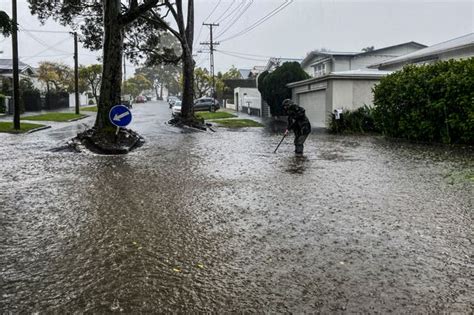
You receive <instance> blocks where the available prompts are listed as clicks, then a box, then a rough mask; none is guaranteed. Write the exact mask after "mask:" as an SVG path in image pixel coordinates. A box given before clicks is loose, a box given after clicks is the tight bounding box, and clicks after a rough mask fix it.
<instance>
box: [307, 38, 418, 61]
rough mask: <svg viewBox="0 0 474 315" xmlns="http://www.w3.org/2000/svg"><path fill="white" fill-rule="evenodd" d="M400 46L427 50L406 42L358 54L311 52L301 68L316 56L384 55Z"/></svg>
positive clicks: (414, 43) (358, 52)
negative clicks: (386, 51) (385, 52)
mask: <svg viewBox="0 0 474 315" xmlns="http://www.w3.org/2000/svg"><path fill="white" fill-rule="evenodd" d="M400 46H415V47H417V48H420V49H421V48H425V47H426V45H423V44H420V43H417V42H414V41H411V42H406V43H402V44H397V45H392V46H387V47H383V48H379V49H374V50H372V51H357V52H340V51H317V50H315V51H312V52H310V53H309V54H308V55H307V56H306V57H305V58H304V59H303V61H302V62H301V66H302V67H305V66H306V65H307V64H308V63H309V62H310V61H311V60H312V59H313V58H314V57H315V56H328V57H332V56H347V57H354V56H364V55H370V54H374V53H382V52H383V51H385V50H388V49H393V48H396V47H400Z"/></svg>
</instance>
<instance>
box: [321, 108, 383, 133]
mask: <svg viewBox="0 0 474 315" xmlns="http://www.w3.org/2000/svg"><path fill="white" fill-rule="evenodd" d="M373 111H374V110H373V108H371V107H368V106H367V105H365V106H364V107H360V108H358V109H356V110H353V111H350V110H344V111H343V112H342V115H341V117H340V119H336V117H335V115H334V114H331V119H330V122H329V130H330V132H333V133H344V132H348V133H367V132H377V131H378V130H377V128H376V127H375V123H374V117H373Z"/></svg>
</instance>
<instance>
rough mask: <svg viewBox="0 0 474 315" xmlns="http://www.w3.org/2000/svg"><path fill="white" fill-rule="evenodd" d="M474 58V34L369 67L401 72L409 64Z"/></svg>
mask: <svg viewBox="0 0 474 315" xmlns="http://www.w3.org/2000/svg"><path fill="white" fill-rule="evenodd" d="M470 57H474V33H470V34H467V35H464V36H461V37H458V38H454V39H451V40H448V41H445V42H442V43H439V44H436V45H433V46H430V47H426V48H423V49H420V50H417V51H414V52H411V53H409V54H406V55H402V56H398V57H395V58H390V59H388V60H384V61H381V62H377V63H374V64H372V65H371V66H369V68H375V69H379V70H390V71H393V70H399V69H401V68H403V66H405V65H408V64H427V63H433V62H436V61H438V60H449V59H464V58H470Z"/></svg>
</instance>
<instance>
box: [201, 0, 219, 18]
mask: <svg viewBox="0 0 474 315" xmlns="http://www.w3.org/2000/svg"><path fill="white" fill-rule="evenodd" d="M221 1H222V0H219V1H218V2H217V4H216V6H215V7H214V9H213V10H212V11H211V13H209V15H208V16H207V18H205V19H204V22H206V21H207V19H209V17H210V16H211V15H212V13H214V11H216V9H217V7H218V6H219V4H221Z"/></svg>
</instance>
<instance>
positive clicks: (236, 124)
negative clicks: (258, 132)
mask: <svg viewBox="0 0 474 315" xmlns="http://www.w3.org/2000/svg"><path fill="white" fill-rule="evenodd" d="M210 121H211V122H213V123H216V124H219V125H221V126H223V127H227V128H243V127H263V125H262V124H261V123H259V122H256V121H255V120H251V119H219V120H210Z"/></svg>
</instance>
